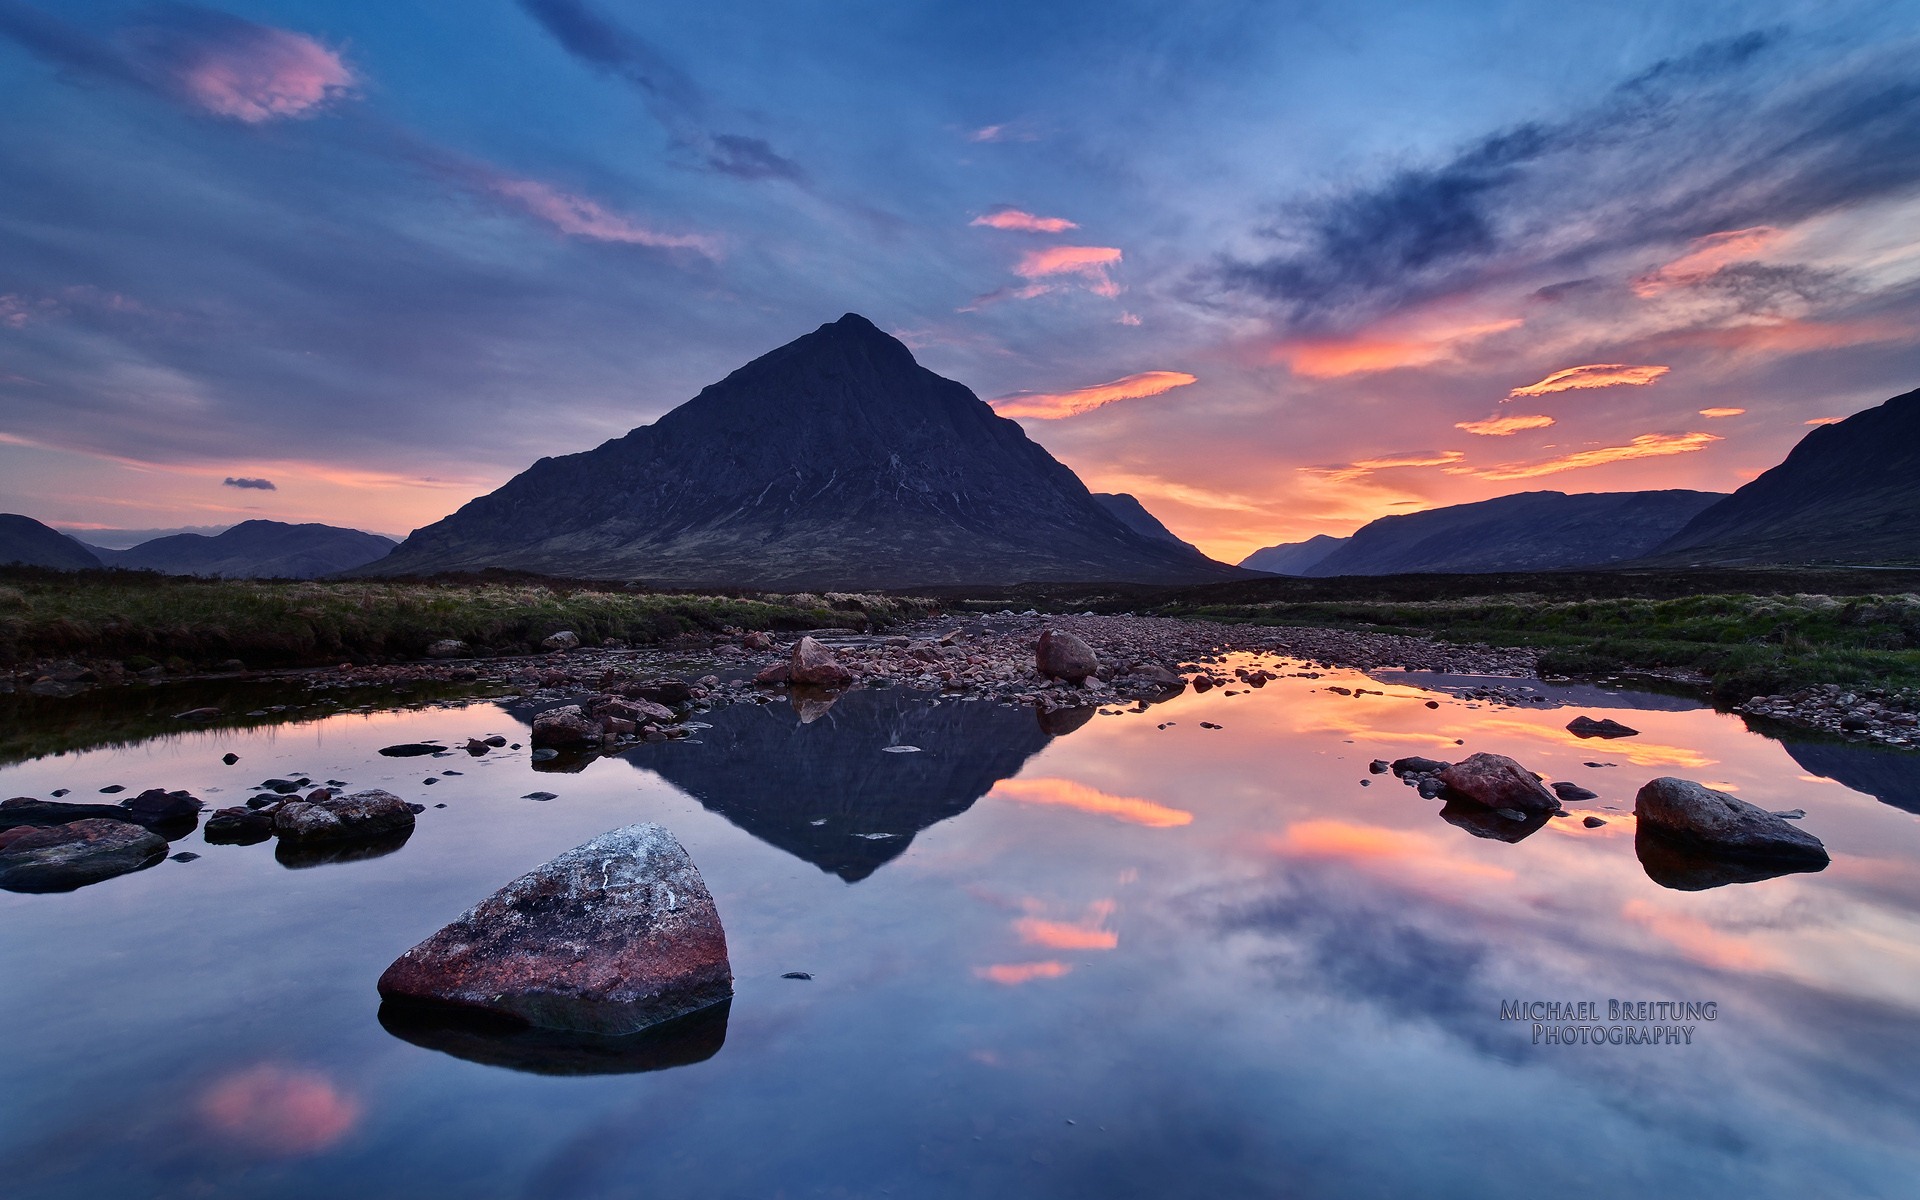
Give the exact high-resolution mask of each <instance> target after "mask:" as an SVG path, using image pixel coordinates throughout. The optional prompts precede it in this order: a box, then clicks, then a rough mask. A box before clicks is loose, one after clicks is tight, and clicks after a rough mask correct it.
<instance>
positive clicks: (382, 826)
mask: <svg viewBox="0 0 1920 1200" xmlns="http://www.w3.org/2000/svg"><path fill="white" fill-rule="evenodd" d="M314 794H315V795H316V796H317V795H319V794H320V793H318V792H316V793H314ZM412 829H413V810H412V809H410V808H408V807H407V803H406V801H404V800H402V799H400V797H398V796H396V795H394V794H393V793H392V792H386V791H382V790H380V789H379V788H373V789H371V790H369V791H364V792H355V793H354V794H353V795H351V796H337V797H335V796H329V797H327V798H325V799H320V800H315V799H311V798H309V799H306V800H289V801H287V802H286V803H285V804H282V805H281V806H280V807H279V808H277V809H275V810H274V812H273V831H274V832H275V833H277V834H279V835H280V840H281V841H282V842H296V843H299V842H335V841H348V840H357V839H361V838H379V837H385V836H387V835H389V834H395V833H401V832H411V831H412Z"/></svg>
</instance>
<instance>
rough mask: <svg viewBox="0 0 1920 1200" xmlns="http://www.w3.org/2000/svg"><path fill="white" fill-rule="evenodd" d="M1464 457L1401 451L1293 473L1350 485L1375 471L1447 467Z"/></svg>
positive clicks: (1450, 452)
mask: <svg viewBox="0 0 1920 1200" xmlns="http://www.w3.org/2000/svg"><path fill="white" fill-rule="evenodd" d="M1466 457H1467V456H1466V455H1465V454H1464V453H1463V452H1461V451H1459V450H1402V451H1397V452H1395V453H1392V454H1380V455H1375V456H1374V457H1372V458H1363V459H1360V460H1358V461H1356V462H1350V463H1337V464H1334V465H1332V466H1317V467H1296V468H1295V470H1298V471H1301V472H1304V473H1306V474H1309V475H1316V476H1319V477H1320V478H1321V479H1323V480H1325V481H1326V482H1328V483H1352V482H1354V481H1356V480H1360V479H1365V478H1366V477H1367V476H1369V475H1371V474H1373V473H1374V472H1375V471H1393V470H1399V469H1401V468H1405V467H1450V466H1452V465H1453V464H1455V463H1458V462H1460V461H1461V460H1462V459H1464V458H1466Z"/></svg>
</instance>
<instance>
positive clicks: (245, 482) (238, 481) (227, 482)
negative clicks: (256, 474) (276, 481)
mask: <svg viewBox="0 0 1920 1200" xmlns="http://www.w3.org/2000/svg"><path fill="white" fill-rule="evenodd" d="M221 482H222V484H223V485H224V486H226V487H230V488H245V489H249V490H252V491H256V492H277V491H279V490H280V489H279V488H277V487H275V486H273V480H271V479H248V478H246V477H245V476H234V475H229V476H227V477H226V479H224V480H222V481H221Z"/></svg>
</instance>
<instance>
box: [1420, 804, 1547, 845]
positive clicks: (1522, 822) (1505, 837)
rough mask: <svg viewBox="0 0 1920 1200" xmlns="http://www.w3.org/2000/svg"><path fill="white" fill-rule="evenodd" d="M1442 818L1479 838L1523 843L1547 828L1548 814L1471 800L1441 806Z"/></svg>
mask: <svg viewBox="0 0 1920 1200" xmlns="http://www.w3.org/2000/svg"><path fill="white" fill-rule="evenodd" d="M1440 819H1441V820H1442V821H1445V822H1446V823H1447V824H1449V825H1452V826H1453V827H1454V828H1456V829H1464V830H1466V831H1467V832H1468V833H1470V834H1472V835H1473V836H1475V837H1477V838H1489V839H1491V840H1493V841H1496V842H1508V843H1514V842H1520V841H1524V840H1526V839H1527V838H1530V837H1532V836H1533V835H1534V834H1536V833H1538V832H1540V831H1541V830H1542V829H1545V828H1546V827H1547V821H1548V816H1547V814H1546V813H1523V812H1518V811H1515V810H1513V809H1506V808H1487V807H1485V806H1484V805H1479V804H1475V803H1473V802H1472V801H1471V800H1449V801H1447V802H1446V804H1445V805H1444V806H1442V807H1441V809H1440Z"/></svg>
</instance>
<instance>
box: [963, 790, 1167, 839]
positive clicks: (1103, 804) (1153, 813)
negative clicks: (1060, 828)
mask: <svg viewBox="0 0 1920 1200" xmlns="http://www.w3.org/2000/svg"><path fill="white" fill-rule="evenodd" d="M987 795H988V796H989V797H990V798H996V799H1001V800H1015V801H1018V802H1019V803H1021V804H1043V805H1054V806H1058V807H1061V808H1072V809H1078V810H1079V811H1081V812H1085V813H1094V814H1096V815H1099V816H1103V817H1112V818H1114V819H1115V820H1119V821H1125V822H1127V823H1128V824H1132V825H1147V826H1151V827H1153V828H1157V829H1168V828H1172V827H1174V826H1176V825H1190V824H1192V823H1193V814H1192V813H1190V812H1187V811H1186V810H1185V809H1179V808H1169V807H1168V806H1167V805H1164V804H1156V803H1154V802H1153V801H1152V800H1142V799H1139V798H1138V797H1135V796H1115V795H1112V794H1111V793H1108V792H1103V791H1101V790H1099V789H1098V788H1093V787H1088V786H1087V785H1086V784H1084V783H1079V782H1077V781H1075V780H1072V779H1049V778H1035V779H1002V780H1001V781H1000V782H999V783H996V784H994V785H993V790H992V791H990V792H988V793H987Z"/></svg>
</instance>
